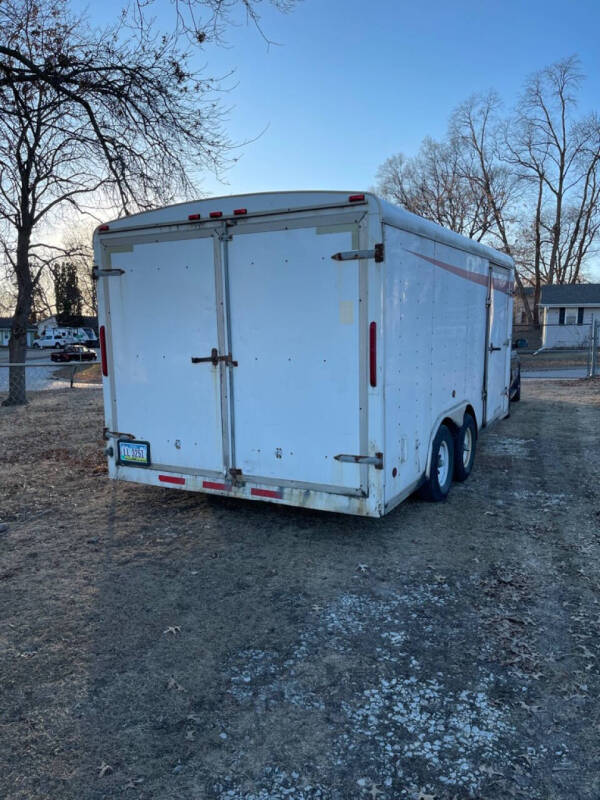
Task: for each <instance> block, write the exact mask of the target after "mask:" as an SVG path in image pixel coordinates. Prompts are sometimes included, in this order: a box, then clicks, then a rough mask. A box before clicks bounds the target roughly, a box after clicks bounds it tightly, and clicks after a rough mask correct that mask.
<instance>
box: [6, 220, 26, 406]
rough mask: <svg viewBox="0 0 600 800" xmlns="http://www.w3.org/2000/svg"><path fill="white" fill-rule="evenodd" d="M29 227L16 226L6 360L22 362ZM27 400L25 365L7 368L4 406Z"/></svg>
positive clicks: (16, 362)
mask: <svg viewBox="0 0 600 800" xmlns="http://www.w3.org/2000/svg"><path fill="white" fill-rule="evenodd" d="M30 240H31V231H30V230H23V229H21V230H19V234H18V238H17V261H16V270H15V272H16V275H17V285H18V294H17V305H16V308H15V313H14V316H13V321H12V326H11V335H10V340H9V342H8V360H9V362H10V363H11V364H22V363H23V362H24V361H25V358H26V356H27V325H28V323H29V315H30V313H31V303H32V300H33V280H32V277H31V271H30V269H29V243H30ZM26 403H27V389H26V373H25V367H19V366H12V367H9V370H8V397H7V398H6V400H4V402H3V403H2V405H3V406H23V405H25V404H26Z"/></svg>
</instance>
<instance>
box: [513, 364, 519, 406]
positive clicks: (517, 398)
mask: <svg viewBox="0 0 600 800" xmlns="http://www.w3.org/2000/svg"><path fill="white" fill-rule="evenodd" d="M520 399H521V370H519V377H518V378H517V390H516V392H515V393H514V394H513V396H512V402H513V403H518V402H519V400H520Z"/></svg>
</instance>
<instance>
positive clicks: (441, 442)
mask: <svg viewBox="0 0 600 800" xmlns="http://www.w3.org/2000/svg"><path fill="white" fill-rule="evenodd" d="M440 456H442V457H445V458H446V459H447V460H448V463H447V467H448V469H447V474H446V479H445V480H444V483H443V485H440V482H439V471H438V464H439V462H440ZM445 471H446V470H445ZM453 473H454V438H453V436H452V434H451V433H450V430H449V429H448V428H447V427H446V425H440V427H439V430H438V432H437V433H436V435H435V439H434V440H433V445H432V446H431V470H430V474H429V478H427V480H426V482H425V483H424V484H423V485H422V486H421V488H420V489H419V495H420V496H421V497H422V498H423V500H428V501H429V502H431V503H439V502H441V501H442V500H445V499H446V498H447V497H448V492H449V491H450V487H451V486H452V476H453Z"/></svg>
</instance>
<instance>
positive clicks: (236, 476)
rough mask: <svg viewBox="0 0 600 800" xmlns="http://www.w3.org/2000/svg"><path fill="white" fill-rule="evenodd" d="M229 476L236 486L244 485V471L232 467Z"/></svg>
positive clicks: (228, 472) (228, 471)
mask: <svg viewBox="0 0 600 800" xmlns="http://www.w3.org/2000/svg"><path fill="white" fill-rule="evenodd" d="M227 474H228V476H229V478H230V480H231V482H232V483H233V485H234V486H239V485H240V484H242V483H244V480H245V478H244V477H243V475H242V470H241V469H238V468H237V467H230V468H229V469H228V470H227Z"/></svg>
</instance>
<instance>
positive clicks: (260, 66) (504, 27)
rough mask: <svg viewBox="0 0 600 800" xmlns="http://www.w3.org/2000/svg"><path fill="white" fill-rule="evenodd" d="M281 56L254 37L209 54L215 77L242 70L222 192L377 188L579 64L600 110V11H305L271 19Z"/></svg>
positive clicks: (311, 1)
mask: <svg viewBox="0 0 600 800" xmlns="http://www.w3.org/2000/svg"><path fill="white" fill-rule="evenodd" d="M263 24H264V29H265V31H266V33H267V34H268V35H269V37H270V38H271V39H273V40H275V41H277V42H280V43H281V45H280V46H278V47H271V48H268V49H267V47H266V46H265V44H264V42H263V41H262V40H261V39H260V37H259V36H257V35H255V34H254V32H253V31H252V30H250V29H248V28H247V27H246V25H241V26H240V27H238V28H235V29H233V30H230V31H229V34H228V39H229V45H230V46H229V48H228V49H226V50H217V49H212V48H211V49H210V50H209V51H207V52H206V63H207V72H212V73H213V74H219V73H225V72H227V71H228V70H230V69H235V70H236V74H235V78H234V79H233V80H232V83H233V82H234V81H235V82H237V85H236V86H235V88H233V89H232V91H231V92H230V93H229V95H228V96H227V97H226V98H225V101H226V102H227V103H229V104H230V105H231V106H232V109H231V113H230V117H229V125H228V129H229V132H230V134H231V136H232V138H233V139H234V140H235V141H238V142H239V141H244V140H245V139H249V138H253V137H255V136H257V135H258V134H259V133H260V132H261V131H263V129H264V128H265V127H267V126H268V127H267V130H266V131H265V132H264V133H263V135H262V136H261V137H260V138H259V139H258V141H256V142H254V143H252V144H248V145H247V146H245V147H243V148H241V149H240V152H239V155H240V156H241V158H240V161H239V162H238V163H237V164H236V165H235V166H234V167H233V168H232V169H231V170H230V171H229V172H228V173H227V175H226V176H225V180H226V181H227V183H228V185H227V186H223V185H222V184H220V183H219V182H218V181H217V180H216V179H214V178H212V177H207V178H206V180H205V181H204V188H205V189H206V191H208V192H209V193H219V194H221V193H229V192H232V193H237V192H245V191H261V190H266V189H296V188H350V189H354V188H357V189H358V188H367V187H369V186H370V185H372V184H373V181H374V176H375V172H376V170H377V167H378V165H379V164H380V163H381V162H382V161H383V160H384V159H385V158H386V157H387V156H389V155H391V154H392V153H394V152H397V151H403V152H405V153H407V154H411V153H414V152H415V151H416V150H417V148H418V146H419V143H420V141H421V140H422V139H423V137H424V136H426V135H431V136H433V137H439V136H442V135H443V133H444V131H445V128H446V123H447V120H448V116H449V114H450V112H451V111H452V109H453V108H454V107H455V106H456V105H457V104H458V103H460V102H461V101H462V100H464V99H465V98H466V97H468V96H469V95H470V94H472V93H473V92H478V91H486V90H487V89H489V88H492V87H494V88H496V89H497V90H498V91H499V92H500V94H501V96H502V97H503V98H504V99H505V101H506V102H507V104H508V105H510V104H511V103H512V102H513V101H514V100H515V98H516V97H517V95H518V93H519V91H520V88H521V86H522V83H523V80H524V78H525V76H527V75H528V74H530V73H531V72H533V71H535V70H537V69H539V68H541V67H543V66H545V65H546V64H549V63H551V62H552V61H555V60H557V59H559V58H562V57H564V56H567V55H570V54H573V53H578V54H579V56H580V58H581V61H582V65H583V69H584V71H585V73H586V75H587V79H586V82H585V84H584V90H583V92H582V96H581V100H582V109H584V108H586V109H590V108H594V107H595V106H596V107H600V70H599V66H600V57H599V55H598V53H599V49H598V30H599V29H600V3H599V2H598V0H595V2H588V0H582V1H581V2H577V1H575V2H567V3H565V2H564V1H563V2H555V0H544V2H540V1H539V0H529V2H515V1H514V0H509V2H506V1H504V2H500V0H498V1H497V2H486V1H485V0H480V1H479V2H475V1H474V0H467V1H465V0H458V2H451V3H450V2H441V1H438V0H435V1H432V0H424V1H423V2H420V3H417V2H415V3H406V2H402V1H401V0H396V2H393V1H392V0H371V1H370V2H369V1H368V0H366V1H365V0H304V1H303V2H301V3H299V5H298V7H297V8H296V10H295V11H294V12H293V13H292V14H289V15H286V16H282V15H278V14H276V13H274V12H269V13H265V14H264V18H263Z"/></svg>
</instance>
